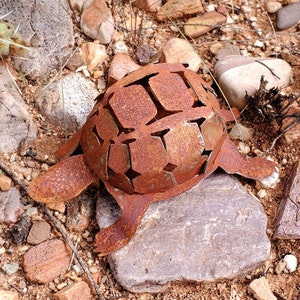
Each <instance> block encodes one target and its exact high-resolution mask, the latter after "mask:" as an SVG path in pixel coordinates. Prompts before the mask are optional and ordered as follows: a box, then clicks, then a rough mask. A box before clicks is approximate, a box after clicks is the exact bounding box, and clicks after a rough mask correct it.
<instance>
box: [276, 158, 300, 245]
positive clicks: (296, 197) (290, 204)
mask: <svg viewBox="0 0 300 300" xmlns="http://www.w3.org/2000/svg"><path fill="white" fill-rule="evenodd" d="M299 208H300V161H298V162H297V163H296V164H295V165H294V167H293V169H292V172H291V174H290V176H289V178H288V180H287V183H286V189H285V196H284V198H283V199H282V200H281V202H280V205H279V209H278V214H277V219H276V229H275V233H274V237H275V238H279V239H300V218H299Z"/></svg>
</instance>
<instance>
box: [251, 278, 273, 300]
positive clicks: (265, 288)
mask: <svg viewBox="0 0 300 300" xmlns="http://www.w3.org/2000/svg"><path fill="white" fill-rule="evenodd" d="M248 290H249V292H250V293H251V294H252V295H253V296H254V298H255V299H257V300H276V299H277V298H276V297H275V296H274V294H273V293H272V291H271V288H270V286H269V282H268V280H267V279H266V277H260V278H257V279H254V280H253V281H251V283H250V285H249V288H248Z"/></svg>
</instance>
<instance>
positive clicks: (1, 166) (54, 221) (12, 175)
mask: <svg viewBox="0 0 300 300" xmlns="http://www.w3.org/2000/svg"><path fill="white" fill-rule="evenodd" d="M0 169H2V170H3V171H4V172H5V173H6V174H7V175H8V176H9V177H10V178H11V179H12V180H13V181H14V182H15V183H16V184H18V185H19V186H20V187H21V188H22V189H23V190H24V191H25V192H26V193H27V191H28V187H27V186H26V185H25V184H24V182H23V180H21V179H20V178H19V177H17V176H16V175H15V173H14V172H13V171H12V170H11V169H10V168H9V167H8V166H7V165H6V164H5V163H4V162H3V161H1V159H0ZM38 205H39V207H40V208H41V209H42V210H43V212H44V213H45V215H47V216H48V217H49V219H50V220H51V222H52V224H53V225H54V227H55V228H56V229H57V230H58V232H59V233H60V234H61V235H62V237H63V239H64V240H65V242H66V243H67V244H68V246H69V247H70V248H71V249H72V251H73V253H74V255H75V257H76V259H77V260H78V262H79V264H80V266H81V268H82V269H83V271H84V272H85V274H86V275H87V277H88V279H89V281H90V282H91V285H92V286H93V288H94V289H95V291H96V294H97V296H98V297H97V298H98V299H100V300H103V299H104V298H103V297H102V295H101V293H100V290H99V287H98V285H97V284H96V283H95V281H94V278H93V277H92V275H91V273H90V271H89V269H88V267H87V266H86V264H85V262H84V261H83V260H82V258H81V256H80V254H79V252H78V251H77V249H76V247H75V246H74V244H73V242H72V241H71V239H70V238H69V236H68V235H67V233H66V231H65V230H64V229H63V226H62V224H61V223H60V221H59V220H57V219H56V218H55V217H54V216H53V214H52V213H51V212H50V210H49V209H48V208H47V207H46V206H45V205H44V204H41V203H38Z"/></svg>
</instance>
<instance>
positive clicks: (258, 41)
mask: <svg viewBox="0 0 300 300" xmlns="http://www.w3.org/2000/svg"><path fill="white" fill-rule="evenodd" d="M253 46H254V47H257V48H262V47H263V46H264V42H262V41H260V40H256V41H255V42H254V44H253Z"/></svg>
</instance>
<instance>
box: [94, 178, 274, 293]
mask: <svg viewBox="0 0 300 300" xmlns="http://www.w3.org/2000/svg"><path fill="white" fill-rule="evenodd" d="M110 199H111V198H110ZM97 205H98V207H97V214H98V215H97V221H98V223H99V226H100V227H102V228H103V227H106V226H108V225H110V224H111V223H112V222H113V221H114V220H115V219H116V218H118V214H119V211H118V210H117V209H116V204H115V203H114V202H113V201H110V202H109V201H108V198H107V197H105V198H100V199H99V201H98V204H97ZM266 225H267V218H266V215H265V214H264V211H263V207H262V205H261V204H260V203H259V202H258V201H257V199H255V198H254V197H252V196H250V195H249V194H248V193H247V192H246V190H245V189H244V188H243V186H242V185H241V184H240V183H239V182H238V181H237V179H235V178H233V177H231V176H229V175H227V174H224V173H222V174H217V175H211V176H209V177H208V178H207V179H205V180H203V181H202V182H200V183H199V184H198V185H196V186H195V187H194V188H192V189H190V190H189V191H187V192H185V193H183V194H181V195H179V196H177V197H174V198H172V199H169V200H166V201H161V202H156V203H154V204H152V205H151V207H150V208H149V209H148V210H147V212H146V214H145V216H144V218H143V220H142V224H141V226H140V227H139V229H138V231H137V232H136V234H135V236H134V237H133V239H132V240H131V241H130V242H129V244H128V245H126V246H125V247H123V248H122V249H120V250H118V251H116V252H114V253H112V254H111V255H109V256H108V258H109V262H110V265H111V268H112V270H113V272H114V275H115V277H116V279H117V280H118V282H119V283H120V284H121V285H122V286H123V287H124V288H126V289H128V290H130V291H132V292H159V291H161V290H162V289H163V288H164V285H165V284H167V283H168V282H171V281H212V280H217V279H221V278H233V277H236V276H240V275H243V274H246V273H247V272H250V271H251V270H253V269H254V268H256V267H258V266H259V265H261V264H262V263H263V262H264V261H265V260H266V259H267V258H268V256H269V253H270V241H269V240H268V238H267V235H266V233H265V230H266Z"/></svg>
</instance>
